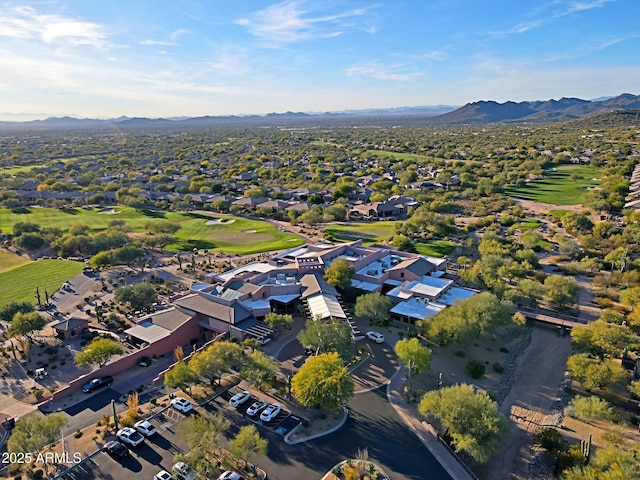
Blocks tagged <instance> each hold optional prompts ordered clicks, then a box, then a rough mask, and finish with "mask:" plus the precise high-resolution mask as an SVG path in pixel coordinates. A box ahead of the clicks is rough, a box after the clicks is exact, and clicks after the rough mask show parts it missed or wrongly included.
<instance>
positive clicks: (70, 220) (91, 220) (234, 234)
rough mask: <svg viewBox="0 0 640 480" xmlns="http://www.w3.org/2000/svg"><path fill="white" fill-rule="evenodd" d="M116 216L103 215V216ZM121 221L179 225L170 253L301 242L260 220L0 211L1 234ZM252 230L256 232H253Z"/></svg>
mask: <svg viewBox="0 0 640 480" xmlns="http://www.w3.org/2000/svg"><path fill="white" fill-rule="evenodd" d="M111 211H114V212H117V213H105V212H111ZM116 219H117V220H124V221H126V222H127V224H128V225H129V227H130V228H131V230H132V231H133V232H138V233H141V232H144V231H145V228H144V227H145V225H146V224H147V223H148V222H158V221H169V222H172V223H176V224H179V225H180V226H181V228H180V230H178V232H177V233H176V238H177V240H178V241H177V243H175V244H173V245H170V246H169V249H170V250H193V249H194V248H197V249H200V250H204V249H207V250H214V251H221V252H225V253H230V254H239V255H246V254H251V253H258V252H264V251H271V250H281V249H285V248H289V247H295V246H297V245H300V244H302V243H303V241H302V239H300V238H299V237H296V236H295V235H292V234H290V233H285V232H282V231H280V230H278V229H277V228H276V227H275V226H273V225H271V224H270V223H268V222H264V221H261V220H250V219H246V218H241V217H227V216H216V215H213V214H209V213H207V212H162V211H155V210H139V211H137V210H135V209H133V208H129V207H119V206H116V207H113V209H111V208H63V209H52V208H36V207H33V208H28V209H24V211H23V212H22V213H20V211H12V210H9V209H0V230H3V231H7V232H9V231H11V230H12V229H13V225H14V224H15V223H16V222H33V223H37V224H39V225H41V226H50V227H58V228H60V229H62V230H67V229H69V227H71V226H72V225H74V224H77V223H82V224H86V225H89V226H90V227H91V229H92V230H93V231H99V230H104V229H106V228H107V227H108V224H109V222H110V221H111V220H116ZM215 219H222V220H223V221H226V223H216V224H210V225H207V221H209V220H215ZM254 230H255V232H253V231H254Z"/></svg>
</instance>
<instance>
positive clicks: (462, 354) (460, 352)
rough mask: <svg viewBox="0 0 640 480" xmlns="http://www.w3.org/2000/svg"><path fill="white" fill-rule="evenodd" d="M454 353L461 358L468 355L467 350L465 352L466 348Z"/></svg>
mask: <svg viewBox="0 0 640 480" xmlns="http://www.w3.org/2000/svg"><path fill="white" fill-rule="evenodd" d="M454 355H455V356H456V357H460V358H464V357H466V356H467V352H465V351H464V350H457V351H456V352H455V353H454Z"/></svg>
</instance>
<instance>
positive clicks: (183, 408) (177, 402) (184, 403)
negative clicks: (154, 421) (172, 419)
mask: <svg viewBox="0 0 640 480" xmlns="http://www.w3.org/2000/svg"><path fill="white" fill-rule="evenodd" d="M171 406H172V407H173V408H175V409H176V410H178V411H179V412H182V413H189V412H190V411H191V410H193V405H192V404H191V402H190V401H189V400H187V399H186V398H182V397H176V398H174V399H173V400H171Z"/></svg>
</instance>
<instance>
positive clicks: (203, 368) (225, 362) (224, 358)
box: [189, 342, 242, 385]
mask: <svg viewBox="0 0 640 480" xmlns="http://www.w3.org/2000/svg"><path fill="white" fill-rule="evenodd" d="M241 359H242V347H241V346H240V345H238V344H237V343H233V342H214V343H213V344H212V345H209V346H208V347H207V348H205V349H204V350H202V351H200V352H197V353H196V354H194V355H193V357H191V360H190V361H189V367H191V369H192V370H193V371H194V372H195V373H196V374H197V375H198V376H199V377H200V378H204V379H206V380H208V381H209V383H211V384H212V385H213V384H214V383H215V382H219V381H220V377H221V376H222V375H223V374H224V373H227V372H229V371H230V370H231V368H232V367H233V366H234V365H236V364H238V363H240V360H241Z"/></svg>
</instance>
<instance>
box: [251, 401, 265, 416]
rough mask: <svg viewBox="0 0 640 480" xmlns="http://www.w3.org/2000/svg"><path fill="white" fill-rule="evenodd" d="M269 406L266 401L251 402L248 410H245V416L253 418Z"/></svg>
mask: <svg viewBox="0 0 640 480" xmlns="http://www.w3.org/2000/svg"><path fill="white" fill-rule="evenodd" d="M267 405H269V402H267V401H266V400H258V401H257V402H253V403H252V404H251V406H250V407H249V408H247V415H249V416H250V417H255V416H256V415H257V414H258V412H259V411H260V410H262V409H263V408H264V407H266V406H267Z"/></svg>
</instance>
